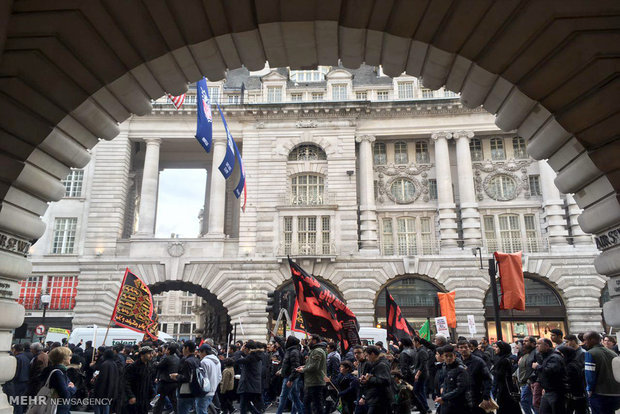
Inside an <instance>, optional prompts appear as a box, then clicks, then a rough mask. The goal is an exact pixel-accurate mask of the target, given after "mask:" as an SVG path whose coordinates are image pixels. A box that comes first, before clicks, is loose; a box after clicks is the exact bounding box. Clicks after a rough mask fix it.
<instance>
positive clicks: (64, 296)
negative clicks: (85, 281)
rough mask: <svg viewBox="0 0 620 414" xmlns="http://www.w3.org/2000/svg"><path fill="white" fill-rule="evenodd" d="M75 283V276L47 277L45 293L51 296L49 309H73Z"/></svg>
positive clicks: (75, 291)
mask: <svg viewBox="0 0 620 414" xmlns="http://www.w3.org/2000/svg"><path fill="white" fill-rule="evenodd" d="M77 284H78V279H77V276H50V277H48V279H47V293H48V294H49V295H50V296H51V297H52V301H51V302H50V304H49V309H64V310H69V309H73V308H74V307H75V296H76V295H77Z"/></svg>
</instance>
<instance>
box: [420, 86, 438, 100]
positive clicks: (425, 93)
mask: <svg viewBox="0 0 620 414" xmlns="http://www.w3.org/2000/svg"><path fill="white" fill-rule="evenodd" d="M421 92H422V98H434V97H435V93H434V91H432V90H431V89H427V88H422V89H421Z"/></svg>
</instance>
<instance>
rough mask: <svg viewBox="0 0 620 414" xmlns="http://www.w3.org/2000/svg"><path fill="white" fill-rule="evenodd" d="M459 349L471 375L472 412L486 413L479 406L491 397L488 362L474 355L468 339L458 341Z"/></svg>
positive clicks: (475, 413)
mask: <svg viewBox="0 0 620 414" xmlns="http://www.w3.org/2000/svg"><path fill="white" fill-rule="evenodd" d="M458 350H459V352H460V353H461V357H462V360H463V364H465V366H466V367H467V374H468V375H469V389H470V391H471V400H472V410H471V412H472V414H484V413H485V411H484V410H483V409H482V408H480V407H479V405H480V403H481V402H482V401H489V400H490V398H491V384H492V382H493V380H492V378H491V372H490V371H489V368H488V367H487V364H486V363H485V362H484V361H483V360H482V359H481V358H478V357H477V356H475V355H473V353H472V351H471V346H470V343H469V342H468V341H467V340H460V341H459V342H458Z"/></svg>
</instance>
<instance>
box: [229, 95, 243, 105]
mask: <svg viewBox="0 0 620 414" xmlns="http://www.w3.org/2000/svg"><path fill="white" fill-rule="evenodd" d="M239 100H240V98H239V95H228V103H229V104H238V103H239Z"/></svg>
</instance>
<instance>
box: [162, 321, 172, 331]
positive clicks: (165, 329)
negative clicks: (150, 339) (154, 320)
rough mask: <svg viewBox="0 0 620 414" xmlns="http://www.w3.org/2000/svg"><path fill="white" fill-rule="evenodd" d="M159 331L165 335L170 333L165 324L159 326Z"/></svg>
mask: <svg viewBox="0 0 620 414" xmlns="http://www.w3.org/2000/svg"><path fill="white" fill-rule="evenodd" d="M161 331H162V332H165V333H170V332H168V324H167V323H162V324H161Z"/></svg>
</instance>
